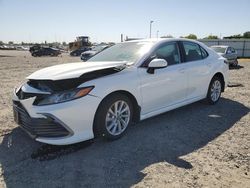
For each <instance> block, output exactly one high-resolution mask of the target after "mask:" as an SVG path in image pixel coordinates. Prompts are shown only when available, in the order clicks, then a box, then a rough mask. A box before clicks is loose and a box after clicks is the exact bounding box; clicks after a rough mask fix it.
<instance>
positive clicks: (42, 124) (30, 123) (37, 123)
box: [13, 101, 70, 138]
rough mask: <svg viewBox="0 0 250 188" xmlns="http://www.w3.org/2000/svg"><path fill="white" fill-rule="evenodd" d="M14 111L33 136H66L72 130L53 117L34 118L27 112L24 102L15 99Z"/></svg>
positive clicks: (16, 118) (17, 118)
mask: <svg viewBox="0 0 250 188" xmlns="http://www.w3.org/2000/svg"><path fill="white" fill-rule="evenodd" d="M13 111H14V118H15V121H16V122H17V123H18V124H19V125H20V126H21V127H22V128H23V129H24V130H25V131H26V132H27V133H28V134H29V135H30V136H31V137H33V138H34V137H46V138H51V137H65V136H68V135H69V134H70V132H69V131H68V130H67V129H66V128H64V127H63V126H62V125H61V124H60V123H59V122H57V121H56V120H55V119H53V118H32V117H30V116H29V114H28V113H27V112H26V110H25V109H24V107H23V106H22V104H21V103H20V102H18V101H13Z"/></svg>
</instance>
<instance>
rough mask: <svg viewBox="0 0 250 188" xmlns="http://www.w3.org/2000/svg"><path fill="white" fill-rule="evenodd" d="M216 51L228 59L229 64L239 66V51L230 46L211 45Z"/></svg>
mask: <svg viewBox="0 0 250 188" xmlns="http://www.w3.org/2000/svg"><path fill="white" fill-rule="evenodd" d="M210 48H212V49H213V50H214V51H216V52H217V53H218V54H219V55H221V56H222V57H224V58H226V59H227V62H228V63H229V65H231V66H234V67H237V66H238V60H237V55H238V54H237V51H236V50H235V49H234V48H233V47H230V46H221V45H220V46H211V47H210Z"/></svg>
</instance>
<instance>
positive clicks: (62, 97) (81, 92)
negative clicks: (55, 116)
mask: <svg viewBox="0 0 250 188" xmlns="http://www.w3.org/2000/svg"><path fill="white" fill-rule="evenodd" d="M93 88H94V86H90V87H84V88H77V89H74V90H69V91H64V92H59V93H54V94H51V95H47V96H45V97H42V98H38V99H37V100H36V101H35V105H38V106H42V105H49V104H58V103H62V102H67V101H71V100H74V99H78V98H80V97H84V96H86V95H87V94H89V92H90V91H91V90H92V89H93Z"/></svg>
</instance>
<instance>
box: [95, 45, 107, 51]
mask: <svg viewBox="0 0 250 188" xmlns="http://www.w3.org/2000/svg"><path fill="white" fill-rule="evenodd" d="M105 47H106V46H95V47H93V48H92V50H93V51H101V50H103V49H104V48H105Z"/></svg>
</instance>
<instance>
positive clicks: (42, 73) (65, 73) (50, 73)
mask: <svg viewBox="0 0 250 188" xmlns="http://www.w3.org/2000/svg"><path fill="white" fill-rule="evenodd" d="M122 65H126V62H125V61H113V62H105V61H101V62H91V61H90V62H84V63H82V62H79V63H67V64H61V65H55V66H52V67H47V68H44V69H41V70H38V71H36V72H34V73H33V74H31V75H30V76H28V77H27V79H30V80H63V79H69V78H78V77H80V76H82V75H83V74H85V73H89V72H93V71H97V70H102V69H107V68H112V67H119V66H122Z"/></svg>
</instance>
